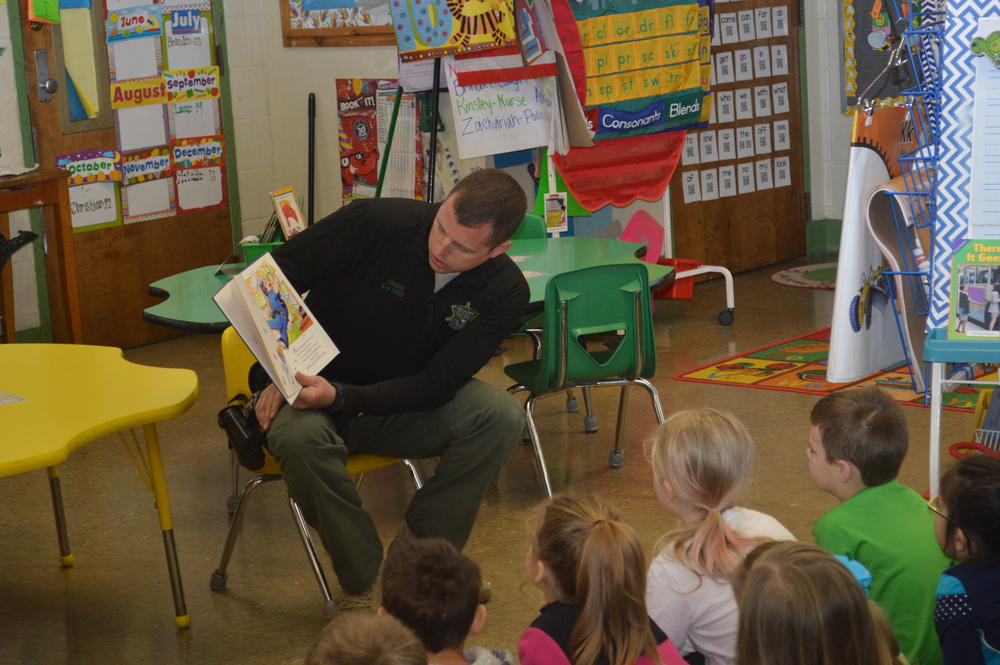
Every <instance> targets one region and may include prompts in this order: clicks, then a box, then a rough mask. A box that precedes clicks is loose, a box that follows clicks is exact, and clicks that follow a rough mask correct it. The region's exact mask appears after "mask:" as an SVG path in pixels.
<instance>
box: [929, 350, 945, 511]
mask: <svg viewBox="0 0 1000 665" xmlns="http://www.w3.org/2000/svg"><path fill="white" fill-rule="evenodd" d="M944 366H945V364H944V363H936V362H932V363H931V431H930V450H929V451H928V452H929V454H930V483H931V484H930V488H929V490H928V491H929V492H930V496H934V495H935V494H937V492H938V476H939V475H940V472H941V379H942V375H943V374H944Z"/></svg>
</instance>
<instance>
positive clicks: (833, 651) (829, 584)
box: [734, 542, 900, 665]
mask: <svg viewBox="0 0 1000 665" xmlns="http://www.w3.org/2000/svg"><path fill="white" fill-rule="evenodd" d="M734 584H735V586H736V589H737V591H736V597H737V600H738V601H739V607H740V617H739V626H740V630H739V641H738V647H737V650H736V659H737V662H739V664H740V665H844V664H846V663H851V664H854V663H857V664H858V665H861V664H862V663H863V664H864V665H898V663H899V662H900V661H899V659H898V656H897V654H898V653H899V647H898V645H897V644H896V640H895V638H894V636H893V634H892V631H891V630H890V629H889V623H888V621H886V619H885V616H884V615H883V614H882V612H881V610H879V608H878V606H877V605H875V604H874V603H873V602H871V601H869V600H868V599H866V598H865V593H864V591H863V590H862V589H861V586H860V585H859V584H858V583H857V581H856V580H855V578H854V577H853V576H852V575H851V573H850V571H849V570H848V569H847V567H846V566H844V565H843V564H842V563H840V562H839V561H837V560H836V559H834V558H833V555H831V554H830V553H829V552H826V551H825V550H822V549H820V548H819V547H816V546H815V545H808V544H806V543H775V542H771V543H764V544H763V545H760V546H759V547H757V548H756V549H755V550H753V551H752V552H751V553H750V554H749V555H748V556H747V557H746V559H745V560H744V563H743V566H741V569H740V571H739V573H738V574H737V575H736V579H735V580H734Z"/></svg>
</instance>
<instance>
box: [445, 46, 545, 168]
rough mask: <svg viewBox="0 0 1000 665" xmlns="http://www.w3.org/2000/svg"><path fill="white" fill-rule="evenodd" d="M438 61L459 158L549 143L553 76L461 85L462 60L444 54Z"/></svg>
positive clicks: (535, 146)
mask: <svg viewBox="0 0 1000 665" xmlns="http://www.w3.org/2000/svg"><path fill="white" fill-rule="evenodd" d="M443 64H444V69H445V74H446V77H447V79H448V91H449V93H450V94H449V99H450V100H451V107H452V114H453V116H454V118H455V136H456V137H457V139H458V154H459V157H461V158H462V159H468V158H470V157H482V156H484V155H494V154H497V153H501V152H510V151H512V150H524V149H526V148H537V147H539V146H547V145H548V144H549V140H550V137H551V136H552V124H553V121H554V118H553V116H554V115H555V108H556V95H557V90H556V84H555V79H554V78H553V77H545V78H538V79H530V80H527V81H508V82H503V83H492V84H483V85H470V86H461V85H459V84H458V68H459V67H460V66H461V63H459V62H456V61H455V60H454V59H452V58H448V59H447V60H445V62H444V63H443Z"/></svg>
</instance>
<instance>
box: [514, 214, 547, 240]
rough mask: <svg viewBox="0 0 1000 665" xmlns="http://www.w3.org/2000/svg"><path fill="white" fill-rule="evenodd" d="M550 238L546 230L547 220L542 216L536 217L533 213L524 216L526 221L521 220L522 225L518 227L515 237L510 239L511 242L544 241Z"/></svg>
mask: <svg viewBox="0 0 1000 665" xmlns="http://www.w3.org/2000/svg"><path fill="white" fill-rule="evenodd" d="M546 237H548V236H547V233H546V230H545V220H544V219H543V218H542V216H541V215H536V214H535V213H533V212H527V213H525V214H524V219H523V220H521V225H520V226H518V227H517V230H516V231H514V235H512V236H511V237H510V239H511V240H542V239H544V238H546Z"/></svg>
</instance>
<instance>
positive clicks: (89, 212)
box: [69, 182, 118, 231]
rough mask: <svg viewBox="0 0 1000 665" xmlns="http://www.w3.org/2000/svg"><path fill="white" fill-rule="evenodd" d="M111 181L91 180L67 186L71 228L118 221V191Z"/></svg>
mask: <svg viewBox="0 0 1000 665" xmlns="http://www.w3.org/2000/svg"><path fill="white" fill-rule="evenodd" d="M116 188H117V185H116V184H115V183H113V182H93V183H88V184H86V185H76V186H75V187H70V188H69V211H70V216H71V219H72V226H73V230H74V231H77V230H81V229H84V228H87V227H97V226H110V225H112V224H117V223H118V192H117V191H116Z"/></svg>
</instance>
